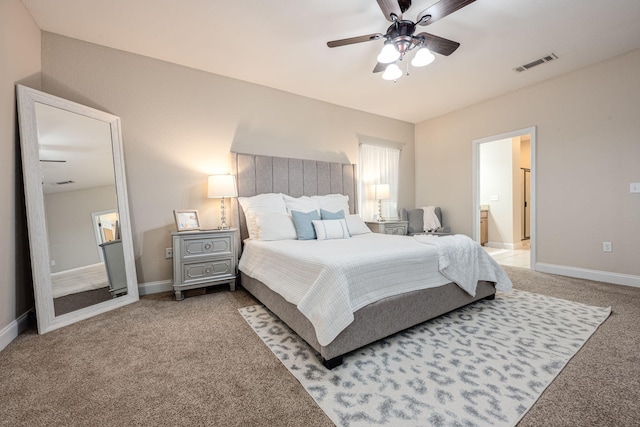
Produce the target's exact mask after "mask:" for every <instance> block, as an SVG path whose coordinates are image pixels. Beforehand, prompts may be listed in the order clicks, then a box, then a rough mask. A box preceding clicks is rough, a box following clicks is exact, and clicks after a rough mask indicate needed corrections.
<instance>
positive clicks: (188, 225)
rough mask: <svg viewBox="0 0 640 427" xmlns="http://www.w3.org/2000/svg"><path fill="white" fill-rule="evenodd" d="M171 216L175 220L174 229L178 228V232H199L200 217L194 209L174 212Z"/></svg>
mask: <svg viewBox="0 0 640 427" xmlns="http://www.w3.org/2000/svg"><path fill="white" fill-rule="evenodd" d="M173 216H174V217H175V219H176V227H177V228H178V231H197V230H200V216H199V215H198V211H197V210H196V209H191V210H174V211H173Z"/></svg>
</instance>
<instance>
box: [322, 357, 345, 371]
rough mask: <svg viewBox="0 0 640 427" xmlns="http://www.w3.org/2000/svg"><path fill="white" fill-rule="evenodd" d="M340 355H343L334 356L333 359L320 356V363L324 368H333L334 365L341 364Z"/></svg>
mask: <svg viewBox="0 0 640 427" xmlns="http://www.w3.org/2000/svg"><path fill="white" fill-rule="evenodd" d="M342 357H343V356H338V357H334V358H333V359H329V360H327V359H325V358H324V357H323V358H322V364H323V365H324V367H325V368H327V369H329V370H331V369H333V368H335V367H336V366H340V365H342Z"/></svg>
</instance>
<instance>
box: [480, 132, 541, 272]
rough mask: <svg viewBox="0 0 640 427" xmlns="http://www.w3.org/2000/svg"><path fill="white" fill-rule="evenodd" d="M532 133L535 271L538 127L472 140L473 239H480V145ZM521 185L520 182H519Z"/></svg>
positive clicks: (532, 257) (532, 259)
mask: <svg viewBox="0 0 640 427" xmlns="http://www.w3.org/2000/svg"><path fill="white" fill-rule="evenodd" d="M527 134H529V135H531V145H530V154H531V168H530V169H531V175H530V176H529V178H530V180H531V183H530V184H531V194H530V195H531V198H530V200H531V205H532V206H531V217H530V238H529V242H530V243H531V251H530V268H531V270H533V271H535V266H536V236H537V231H536V229H537V227H536V224H537V210H538V204H537V203H536V176H537V171H536V167H537V166H536V139H537V136H536V127H535V126H531V127H528V128H523V129H517V130H514V131H511V132H506V133H502V134H498V135H492V136H487V137H484V138H479V139H474V140H473V141H471V145H472V174H471V175H472V186H473V188H472V190H471V195H472V202H471V207H472V220H473V240H475V241H476V242H479V241H480V145H481V144H484V143H487V142H492V141H497V140H501V139H507V138H514V137H516V136H522V135H527ZM518 185H519V184H518Z"/></svg>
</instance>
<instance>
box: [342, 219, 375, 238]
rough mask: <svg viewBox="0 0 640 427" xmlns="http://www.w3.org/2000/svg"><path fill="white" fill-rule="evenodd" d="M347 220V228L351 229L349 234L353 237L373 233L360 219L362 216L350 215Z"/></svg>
mask: <svg viewBox="0 0 640 427" xmlns="http://www.w3.org/2000/svg"><path fill="white" fill-rule="evenodd" d="M346 220H347V227H348V228H349V234H351V235H352V236H356V235H358V234H367V233H371V229H370V228H369V227H367V224H365V223H364V221H363V220H362V218H360V215H358V214H355V215H349V216H347V218H346Z"/></svg>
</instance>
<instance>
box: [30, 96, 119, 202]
mask: <svg viewBox="0 0 640 427" xmlns="http://www.w3.org/2000/svg"><path fill="white" fill-rule="evenodd" d="M34 105H35V110H36V121H37V128H38V148H39V153H40V172H41V173H42V191H43V192H44V193H45V194H47V193H59V192H63V191H76V190H84V189H88V188H93V187H101V186H106V185H111V186H115V176H114V172H113V152H112V150H111V126H110V125H109V123H106V122H104V121H101V120H97V119H94V118H91V117H87V116H83V115H81V114H76V113H72V112H70V111H66V110H63V109H60V108H57V107H52V106H50V105H45V104H42V103H40V102H36V103H35V104H34ZM68 181H72V182H70V183H69V182H68Z"/></svg>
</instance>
